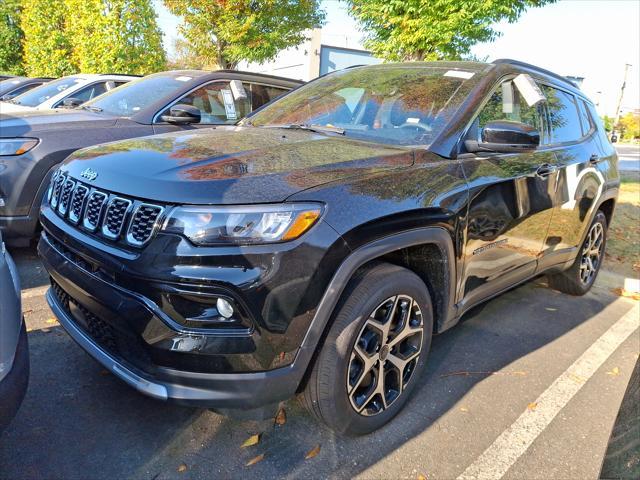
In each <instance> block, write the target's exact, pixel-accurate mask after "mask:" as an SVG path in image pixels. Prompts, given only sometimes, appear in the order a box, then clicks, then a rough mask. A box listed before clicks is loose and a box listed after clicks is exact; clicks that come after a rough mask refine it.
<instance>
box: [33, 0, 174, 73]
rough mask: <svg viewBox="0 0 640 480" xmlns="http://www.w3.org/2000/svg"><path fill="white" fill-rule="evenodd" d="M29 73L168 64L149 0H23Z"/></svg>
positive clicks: (134, 69) (151, 68)
mask: <svg viewBox="0 0 640 480" xmlns="http://www.w3.org/2000/svg"><path fill="white" fill-rule="evenodd" d="M22 3H23V5H24V9H23V13H22V16H21V25H22V28H23V30H24V33H25V42H24V63H25V67H26V71H27V73H28V74H29V75H49V76H62V75H68V74H71V73H77V72H85V73H109V72H117V73H132V74H135V73H137V74H147V73H152V72H157V71H160V70H163V69H164V67H165V64H166V59H165V53H164V50H163V48H162V34H161V32H160V29H159V27H158V25H157V23H156V14H155V11H154V9H153V6H152V4H151V0H56V1H53V0H22Z"/></svg>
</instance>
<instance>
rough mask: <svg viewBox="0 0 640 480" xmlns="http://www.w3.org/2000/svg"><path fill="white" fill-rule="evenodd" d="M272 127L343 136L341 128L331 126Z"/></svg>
mask: <svg viewBox="0 0 640 480" xmlns="http://www.w3.org/2000/svg"><path fill="white" fill-rule="evenodd" d="M271 126H273V127H280V128H290V129H292V130H307V131H309V132H316V133H337V134H338V135H344V133H345V131H344V129H343V128H338V127H334V126H333V125H317V124H315V123H289V124H286V125H271Z"/></svg>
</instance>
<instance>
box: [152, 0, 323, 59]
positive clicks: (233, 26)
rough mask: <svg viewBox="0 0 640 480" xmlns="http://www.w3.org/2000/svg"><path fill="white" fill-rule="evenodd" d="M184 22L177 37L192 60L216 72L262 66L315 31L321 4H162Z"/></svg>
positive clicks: (233, 0) (255, 0) (314, 0)
mask: <svg viewBox="0 0 640 480" xmlns="http://www.w3.org/2000/svg"><path fill="white" fill-rule="evenodd" d="M164 3H165V5H166V6H167V8H168V9H169V10H170V11H171V12H172V13H173V14H174V15H178V16H180V17H182V25H181V26H180V32H181V33H182V34H183V35H184V37H185V38H186V40H187V41H188V42H189V43H190V45H191V51H192V55H194V56H195V57H196V58H200V59H203V61H204V62H205V63H207V64H210V65H216V66H217V67H218V68H235V66H236V65H237V64H238V62H239V61H241V60H248V61H254V62H264V61H267V60H270V59H272V58H274V57H275V56H276V55H277V53H278V52H279V51H280V50H282V49H285V48H288V47H293V46H296V45H299V44H300V43H302V42H303V41H304V40H306V38H307V36H306V34H305V30H308V29H311V28H316V27H319V26H320V25H321V24H322V23H323V21H324V16H325V14H324V11H322V10H320V8H319V0H164Z"/></svg>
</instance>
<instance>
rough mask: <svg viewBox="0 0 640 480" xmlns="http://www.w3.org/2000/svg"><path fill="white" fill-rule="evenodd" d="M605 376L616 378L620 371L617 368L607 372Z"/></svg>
mask: <svg viewBox="0 0 640 480" xmlns="http://www.w3.org/2000/svg"><path fill="white" fill-rule="evenodd" d="M607 375H612V376H614V377H615V376H617V375H620V369H619V368H618V367H614V368H613V370H611V371H610V372H607Z"/></svg>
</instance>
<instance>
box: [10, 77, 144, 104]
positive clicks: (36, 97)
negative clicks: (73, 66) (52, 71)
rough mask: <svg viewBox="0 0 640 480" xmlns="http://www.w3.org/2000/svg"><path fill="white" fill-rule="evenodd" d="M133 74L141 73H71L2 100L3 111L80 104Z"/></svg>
mask: <svg viewBox="0 0 640 480" xmlns="http://www.w3.org/2000/svg"><path fill="white" fill-rule="evenodd" d="M134 78H138V76H136V75H112V74H101V75H98V74H79V75H69V76H67V77H62V78H59V79H57V80H53V81H51V82H48V83H47V84H45V85H42V86H40V87H37V88H34V89H33V90H30V91H28V92H25V93H23V94H22V95H18V96H17V97H14V98H12V99H11V100H10V101H7V102H4V101H3V102H0V114H3V113H15V112H25V111H29V110H34V109H37V110H46V109H50V108H59V107H62V106H64V103H65V100H67V101H68V102H70V103H71V105H70V106H77V105H80V104H82V103H84V102H86V101H88V100H91V99H92V98H95V97H97V96H99V95H102V94H103V93H105V92H108V91H109V90H113V89H114V88H116V87H119V86H120V85H124V84H125V83H127V82H129V81H131V80H133V79H134ZM70 99H73V100H70Z"/></svg>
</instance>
